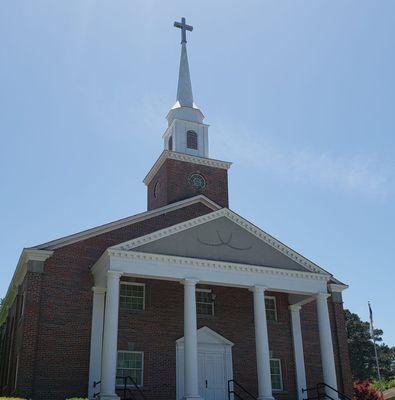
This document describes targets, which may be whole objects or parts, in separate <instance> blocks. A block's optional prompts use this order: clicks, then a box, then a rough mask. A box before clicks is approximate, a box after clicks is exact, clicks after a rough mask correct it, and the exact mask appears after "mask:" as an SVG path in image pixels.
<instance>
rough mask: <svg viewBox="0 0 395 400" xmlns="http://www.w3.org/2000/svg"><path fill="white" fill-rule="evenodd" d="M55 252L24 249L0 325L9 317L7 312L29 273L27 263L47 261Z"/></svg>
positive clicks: (9, 290)
mask: <svg viewBox="0 0 395 400" xmlns="http://www.w3.org/2000/svg"><path fill="white" fill-rule="evenodd" d="M52 254H53V251H48V250H37V249H23V250H22V253H21V255H20V257H19V260H18V264H17V266H16V268H15V272H14V275H13V277H12V279H11V282H10V285H9V286H8V290H7V294H6V296H5V298H4V300H3V304H2V307H1V310H0V325H1V324H2V323H3V322H4V318H6V316H7V311H8V309H9V308H10V307H11V305H12V303H13V302H14V299H15V295H16V293H17V290H18V286H19V285H20V284H21V283H22V282H23V279H24V277H25V275H26V272H27V263H28V262H29V261H45V260H47V259H48V258H49V257H51V256H52Z"/></svg>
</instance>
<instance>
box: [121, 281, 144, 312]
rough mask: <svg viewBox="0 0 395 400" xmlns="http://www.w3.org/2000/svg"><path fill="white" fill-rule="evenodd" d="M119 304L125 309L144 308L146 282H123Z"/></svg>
mask: <svg viewBox="0 0 395 400" xmlns="http://www.w3.org/2000/svg"><path fill="white" fill-rule="evenodd" d="M119 306H120V308H122V309H124V310H144V308H145V285H144V283H134V282H133V283H132V282H122V283H121V288H120V295H119Z"/></svg>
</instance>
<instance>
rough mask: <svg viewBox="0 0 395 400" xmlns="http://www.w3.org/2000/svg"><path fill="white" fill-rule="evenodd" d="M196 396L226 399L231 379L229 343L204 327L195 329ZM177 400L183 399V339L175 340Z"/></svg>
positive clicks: (207, 399)
mask: <svg viewBox="0 0 395 400" xmlns="http://www.w3.org/2000/svg"><path fill="white" fill-rule="evenodd" d="M197 345H198V346H197V348H198V349H197V350H198V379H199V395H200V397H201V398H202V399H204V400H227V399H228V380H230V379H233V368H232V346H233V343H232V342H231V341H229V340H228V339H226V338H224V337H223V336H221V335H219V334H218V333H217V332H214V331H213V330H212V329H210V328H208V327H207V326H204V327H202V328H199V329H198V330H197ZM176 357H177V364H176V367H177V372H176V373H177V390H176V391H177V397H176V398H177V400H182V399H183V398H184V378H185V377H184V373H185V371H184V338H180V339H178V340H177V341H176Z"/></svg>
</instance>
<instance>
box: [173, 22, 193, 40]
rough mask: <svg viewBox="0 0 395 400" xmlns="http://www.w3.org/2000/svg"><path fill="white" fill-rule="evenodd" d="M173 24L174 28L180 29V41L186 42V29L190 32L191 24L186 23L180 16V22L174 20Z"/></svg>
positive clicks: (191, 29)
mask: <svg viewBox="0 0 395 400" xmlns="http://www.w3.org/2000/svg"><path fill="white" fill-rule="evenodd" d="M174 26H175V27H176V28H180V29H181V43H186V42H187V31H190V32H192V31H193V26H191V25H187V24H186V23H185V18H184V17H182V18H181V22H174Z"/></svg>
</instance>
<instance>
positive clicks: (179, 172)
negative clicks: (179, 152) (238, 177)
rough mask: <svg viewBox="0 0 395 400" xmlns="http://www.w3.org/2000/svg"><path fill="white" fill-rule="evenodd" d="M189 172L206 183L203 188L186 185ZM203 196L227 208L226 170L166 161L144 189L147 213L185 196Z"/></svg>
mask: <svg viewBox="0 0 395 400" xmlns="http://www.w3.org/2000/svg"><path fill="white" fill-rule="evenodd" d="M193 173H200V174H202V175H203V176H204V177H205V178H206V180H207V187H206V188H205V189H204V190H203V191H201V190H196V189H195V188H194V187H192V185H191V184H190V183H189V177H190V176H191V175H192V174H193ZM156 182H159V183H160V191H159V195H158V197H157V198H155V197H154V187H155V184H156ZM198 194H204V195H205V196H206V197H208V198H209V199H211V200H213V201H215V202H216V203H217V204H219V205H220V206H222V207H228V205H229V204H228V172H227V170H226V169H222V168H215V167H209V166H205V165H199V164H194V163H190V162H185V161H177V160H171V159H167V160H166V161H165V162H164V163H163V165H162V166H161V168H160V169H159V171H158V172H157V174H156V175H155V176H154V177H153V178H152V180H151V182H150V183H149V184H148V188H147V198H148V210H152V209H154V208H159V207H162V206H164V205H166V204H170V203H174V202H176V201H179V200H183V199H186V198H189V197H193V196H196V195H198Z"/></svg>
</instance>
